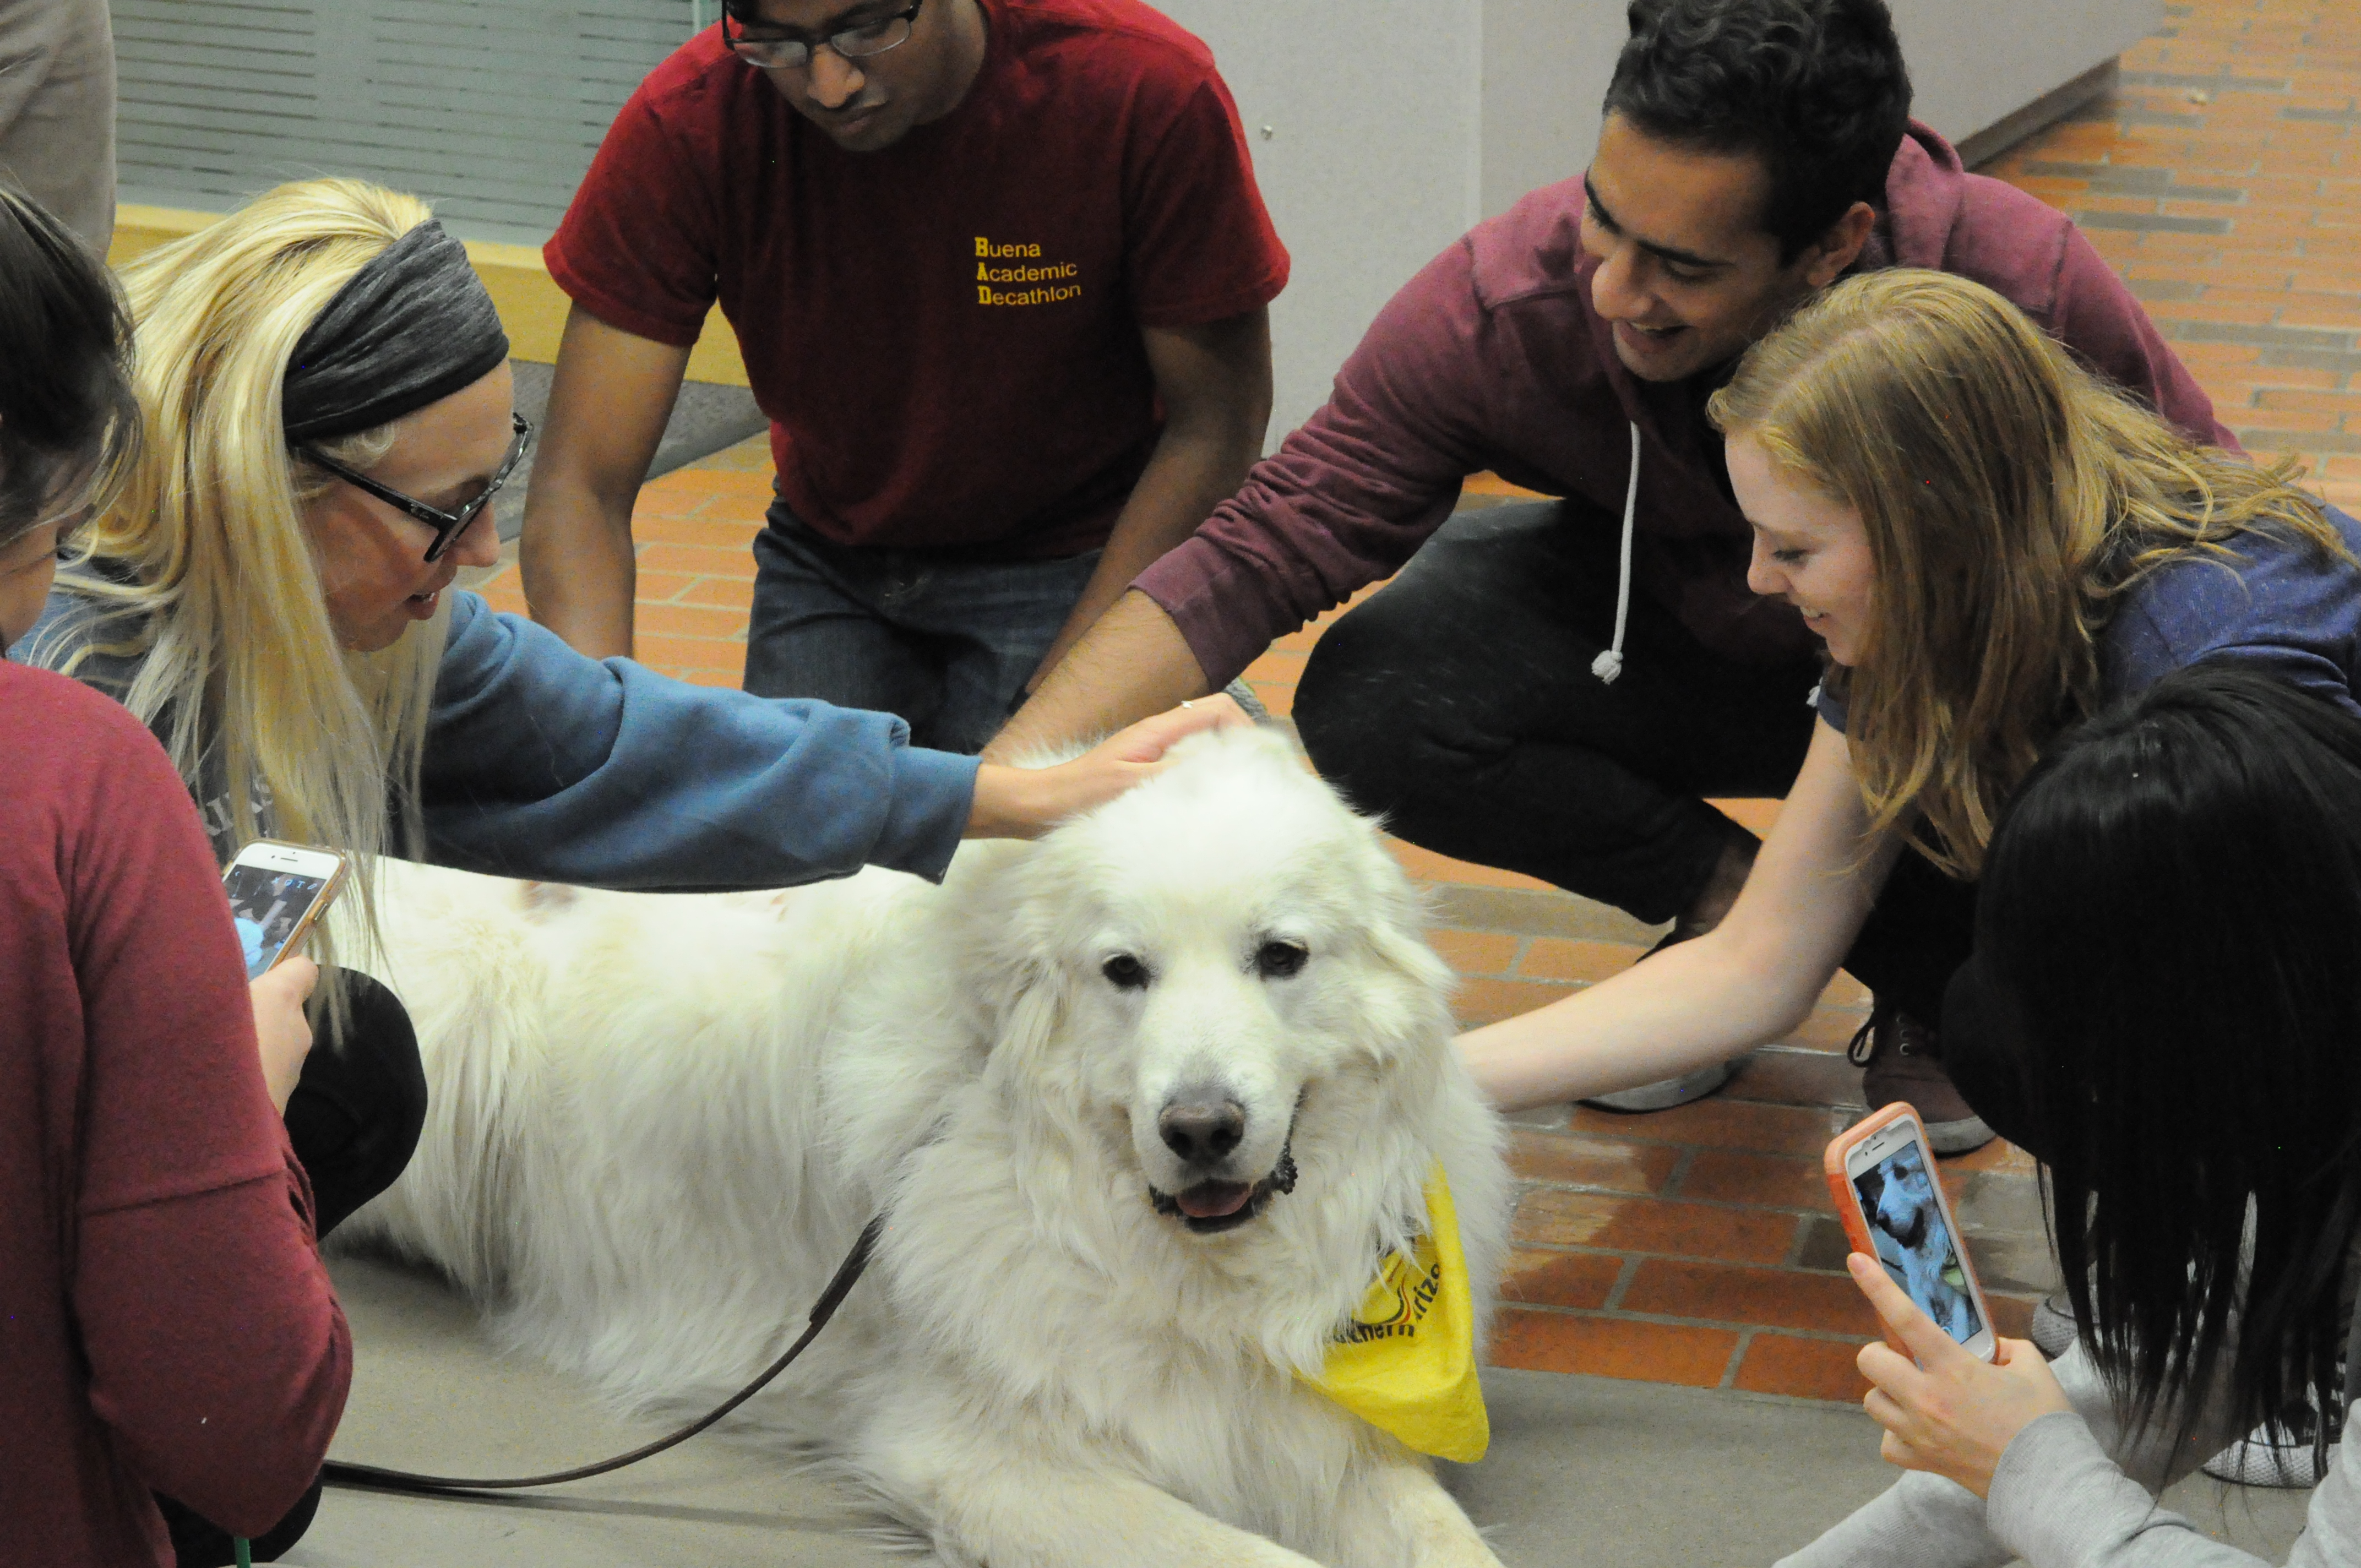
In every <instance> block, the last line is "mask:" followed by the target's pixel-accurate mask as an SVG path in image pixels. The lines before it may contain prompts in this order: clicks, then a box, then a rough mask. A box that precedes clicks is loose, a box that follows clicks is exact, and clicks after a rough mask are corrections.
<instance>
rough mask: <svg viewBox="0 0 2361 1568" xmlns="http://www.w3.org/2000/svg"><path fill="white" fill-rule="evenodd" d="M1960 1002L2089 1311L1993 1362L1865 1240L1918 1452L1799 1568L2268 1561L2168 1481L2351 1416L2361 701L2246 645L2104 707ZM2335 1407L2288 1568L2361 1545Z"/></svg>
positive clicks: (1997, 857) (1902, 1406)
mask: <svg viewBox="0 0 2361 1568" xmlns="http://www.w3.org/2000/svg"><path fill="white" fill-rule="evenodd" d="M1945 1020H1946V1024H1947V1026H1949V1028H1950V1030H1951V1033H1950V1036H1949V1038H1948V1039H1947V1041H1946V1045H1945V1057H1946V1060H1947V1062H1949V1064H1950V1065H1951V1066H1952V1069H1953V1071H1954V1073H1955V1075H1956V1076H1957V1078H1958V1080H1959V1081H1960V1088H1961V1090H1962V1091H1964V1092H1966V1093H1967V1094H1968V1095H1969V1097H1970V1098H1971V1101H1972V1102H1974V1103H1975V1104H1976V1106H1977V1107H1978V1109H1979V1110H1981V1111H1982V1112H1983V1113H1984V1114H1985V1115H1986V1116H1987V1117H1988V1118H1989V1119H1991V1120H1992V1121H1993V1123H1994V1124H1995V1125H1996V1126H1998V1128H1999V1129H2000V1130H2001V1131H2002V1132H2003V1133H2004V1134H2006V1135H2008V1136H2010V1137H2011V1138H2014V1139H2015V1140H2016V1141H2017V1142H2018V1143H2020V1144H2022V1145H2024V1146H2026V1147H2027V1148H2030V1149H2032V1150H2034V1151H2035V1152H2036V1153H2037V1154H2038V1155H2040V1156H2041V1157H2042V1159H2043V1161H2044V1162H2045V1163H2046V1164H2047V1165H2048V1168H2049V1173H2050V1189H2051V1195H2052V1200H2053V1210H2052V1212H2053V1216H2054V1218H2053V1224H2054V1226H2055V1230H2056V1235H2057V1241H2058V1251H2059V1261H2060V1263H2061V1264H2062V1265H2063V1266H2064V1269H2065V1275H2066V1278H2067V1280H2068V1281H2069V1287H2068V1288H2069V1290H2070V1293H2071V1295H2072V1296H2073V1299H2074V1308H2075V1315H2076V1317H2077V1319H2078V1320H2079V1321H2081V1323H2082V1324H2083V1325H2084V1332H2083V1333H2082V1334H2081V1338H2080V1339H2079V1340H2078V1341H2077V1342H2076V1343H2075V1345H2074V1347H2073V1348H2072V1349H2071V1350H2070V1351H2069V1352H2068V1353H2067V1354H2065V1356H2063V1357H2062V1358H2061V1359H2060V1360H2059V1362H2058V1364H2057V1365H2056V1366H2055V1367H2054V1368H2053V1367H2051V1366H2050V1365H2048V1364H2046V1363H2044V1362H2043V1360H2042V1358H2041V1356H2040V1354H2038V1353H2037V1352H2036V1351H2035V1350H2034V1349H2033V1347H2032V1346H2031V1345H2029V1344H2026V1343H2024V1342H2022V1341H2014V1340H2012V1341H2004V1342H2003V1347H2002V1349H2003V1354H2002V1356H2001V1359H2000V1361H1999V1363H1998V1364H1997V1365H1986V1364H1985V1363H1983V1362H1982V1361H1979V1360H1977V1359H1976V1358H1975V1357H1973V1356H1971V1355H1969V1354H1966V1353H1965V1352H1964V1351H1961V1350H1960V1348H1959V1347H1958V1346H1957V1345H1955V1344H1953V1343H1950V1341H1949V1339H1947V1338H1946V1337H1945V1336H1944V1335H1943V1334H1942V1332H1940V1331H1939V1330H1938V1329H1936V1328H1935V1326H1934V1325H1933V1324H1932V1323H1931V1322H1929V1321H1927V1318H1926V1317H1925V1316H1924V1315H1923V1314H1922V1313H1920V1312H1919V1311H1918V1310H1917V1309H1916V1308H1915V1307H1914V1306H1912V1305H1911V1303H1910V1302H1909V1300H1908V1299H1907V1298H1905V1297H1904V1296H1903V1295H1902V1293H1901V1292H1900V1291H1899V1290H1897V1289H1895V1288H1894V1286H1893V1285H1892V1284H1891V1283H1890V1282H1889V1281H1888V1280H1887V1279H1886V1277H1885V1276H1884V1273H1883V1270H1881V1269H1879V1268H1877V1267H1876V1266H1874V1265H1869V1266H1863V1265H1864V1262H1865V1260H1864V1259H1861V1258H1859V1257H1855V1258H1854V1259H1853V1260H1852V1266H1853V1277H1854V1278H1855V1279H1856V1280H1858V1281H1859V1282H1860V1283H1861V1288H1862V1289H1863V1290H1864V1291H1866V1292H1867V1293H1868V1294H1869V1296H1870V1298H1871V1299H1872V1302H1874V1303H1875V1305H1876V1306H1877V1309H1878V1310H1879V1311H1880V1312H1881V1313H1882V1314H1883V1316H1884V1317H1885V1319H1886V1320H1887V1321H1888V1322H1890V1323H1892V1324H1893V1325H1894V1327H1895V1328H1896V1329H1897V1330H1899V1331H1900V1332H1901V1333H1902V1334H1903V1336H1904V1338H1905V1343H1908V1344H1909V1345H1910V1347H1911V1349H1912V1350H1913V1352H1914V1353H1915V1354H1916V1361H1917V1363H1918V1365H1913V1364H1912V1362H1911V1360H1909V1359H1905V1357H1903V1356H1902V1355H1900V1354H1896V1353H1895V1352H1894V1351H1893V1350H1890V1349H1888V1348H1886V1347H1885V1346H1884V1345H1883V1344H1875V1345H1871V1346H1869V1347H1867V1348H1865V1349H1864V1350H1863V1351H1862V1352H1861V1371H1862V1372H1863V1373H1864V1374H1865V1375H1866V1376H1868V1377H1869V1378H1870V1379H1871V1381H1872V1383H1873V1384H1874V1385H1875V1387H1874V1389H1873V1390H1872V1393H1871V1394H1870V1396H1869V1399H1868V1408H1869V1411H1870V1414H1871V1415H1872V1416H1874V1417H1875V1418H1876V1419H1877V1420H1878V1422H1879V1423H1880V1424H1881V1425H1883V1427H1884V1428H1885V1429H1886V1432H1887V1436H1886V1439H1885V1447H1884V1453H1885V1456H1886V1458H1887V1459H1889V1460H1891V1461H1892V1462H1893V1463H1894V1464H1899V1465H1902V1466H1903V1467H1904V1468H1905V1469H1908V1470H1910V1471H1912V1472H1914V1474H1913V1475H1907V1476H1905V1477H1904V1478H1903V1480H1902V1481H1901V1482H1900V1483H1898V1484H1897V1485H1896V1486H1894V1488H1893V1489H1892V1490H1891V1491H1889V1492H1888V1493H1887V1494H1886V1495H1885V1496H1884V1497H1881V1498H1879V1499H1878V1500H1877V1501H1875V1502H1872V1503H1871V1504H1870V1505H1869V1506H1868V1507H1866V1508H1862V1509H1861V1511H1860V1512H1858V1513H1856V1514H1855V1515H1853V1517H1852V1518H1851V1519H1848V1520H1846V1521H1845V1522H1844V1523H1843V1524H1841V1525H1839V1526H1838V1527H1837V1528H1836V1529H1834V1530H1830V1531H1829V1532H1828V1534H1827V1535H1826V1536H1824V1537H1822V1538H1821V1539H1820V1541H1817V1542H1816V1543H1815V1544H1813V1545H1812V1546H1810V1547H1807V1548H1806V1549H1805V1550H1804V1551H1803V1552H1799V1553H1797V1554H1796V1555H1795V1556H1794V1557H1791V1558H1789V1559H1787V1562H1786V1565H1785V1568H1846V1565H1851V1564H1860V1565H1861V1568H1868V1565H1870V1564H1872V1563H1874V1564H1878V1565H1880V1568H1884V1565H1887V1564H1899V1565H1904V1568H1918V1565H1927V1568H1936V1565H1950V1564H1959V1565H1962V1568H1964V1565H1966V1564H1970V1563H2002V1562H2005V1561H2007V1560H2008V1559H2009V1558H2010V1557H2011V1556H2018V1557H2022V1558H2023V1559H2024V1560H2025V1562H2026V1563H2027V1564H2028V1565H2029V1568H2084V1565H2099V1564H2103V1565H2105V1568H2147V1565H2151V1564H2153V1565H2156V1568H2164V1565H2167V1564H2170V1565H2173V1568H2200V1565H2204V1568H2217V1565H2218V1568H2230V1565H2231V1564H2241V1563H2244V1564H2251V1563H2255V1562H2256V1561H2257V1559H2255V1558H2254V1557H2252V1556H2250V1555H2248V1554H2247V1553H2246V1552H2239V1551H2236V1550H2235V1549H2234V1548H2231V1547H2228V1546H2224V1545H2222V1544H2220V1543H2218V1542H2216V1541H2211V1540H2209V1539H2207V1538H2206V1537H2204V1536H2202V1535H2201V1534H2200V1533H2198V1532H2197V1531H2196V1530H2192V1529H2191V1527H2190V1525H2189V1524H2188V1522H2187V1521H2186V1520H2184V1519H2180V1518H2179V1517H2178V1516H2176V1515H2173V1514H2169V1513H2165V1512H2163V1511H2161V1510H2158V1509H2157V1508H2155V1506H2154V1501H2153V1498H2152V1497H2151V1495H2150V1493H2151V1491H2152V1490H2153V1489H2155V1488H2158V1487H2160V1486H2164V1485H2166V1484H2168V1483H2169V1482H2170V1481H2171V1480H2172V1479H2174V1478H2175V1477H2177V1476H2178V1475H2185V1474H2186V1473H2187V1472H2189V1471H2190V1470H2191V1469H2194V1468H2195V1467H2196V1464H2197V1462H2198V1461H2199V1460H2201V1459H2202V1458H2204V1457H2205V1455H2207V1454H2208V1453H2212V1452H2213V1450H2214V1449H2215V1448H2217V1447H2218V1446H2219V1444H2220V1441H2221V1439H2222V1438H2223V1436H2224V1435H2225V1434H2227V1433H2230V1432H2235V1431H2245V1430H2247V1429H2248V1428H2251V1427H2259V1428H2261V1429H2263V1430H2264V1431H2267V1432H2268V1433H2269V1434H2271V1435H2272V1436H2273V1437H2275V1438H2277V1439H2279V1440H2280V1441H2282V1442H2285V1441H2289V1440H2290V1439H2291V1438H2292V1437H2293V1431H2292V1430H2291V1429H2293V1428H2294V1427H2295V1426H2296V1425H2297V1424H2298V1423H2297V1422H2296V1421H2295V1420H2292V1419H2291V1414H2292V1413H2293V1412H2300V1411H2304V1410H2307V1409H2318V1410H2328V1411H2334V1410H2335V1409H2337V1406H2338V1403H2339V1402H2340V1400H2341V1398H2342V1396H2341V1394H2340V1392H2339V1382H2340V1379H2339V1378H2338V1376H2337V1366H2338V1362H2339V1360H2340V1359H2341V1358H2342V1359H2346V1360H2349V1359H2350V1358H2351V1357H2353V1356H2354V1355H2355V1354H2361V1349H2356V1348H2355V1347H2352V1346H2350V1345H2349V1344H2348V1331H2347V1329H2346V1327H2345V1321H2344V1317H2345V1314H2344V1313H2343V1311H2342V1310H2341V1307H2340V1298H2341V1296H2342V1295H2343V1290H2342V1287H2343V1285H2344V1283H2345V1280H2346V1278H2347V1277H2348V1276H2349V1274H2350V1272H2351V1271H2352V1270H2353V1269H2354V1268H2355V1266H2356V1246H2357V1245H2361V718H2355V717H2354V716H2352V715H2351V714H2350V713H2348V712H2345V711H2343V710H2342V709H2340V708H2338V707H2334V706H2332V705H2331V704H2329V703H2326V702H2323V701H2322V700H2320V699H2319V698H2318V697H2315V696H2308V695H2306V694H2304V693H2301V692H2300V691H2297V690H2295V689H2294V688H2293V687H2291V686H2290V685H2287V684H2286V683H2284V682H2281V681H2279V680H2276V679H2273V678H2271V677H2270V676H2268V675H2266V674H2260V673H2257V672H2255V671H2252V670H2246V669H2240V668H2238V667H2237V666H2235V664H2231V663H2226V662H2225V663H2217V664H2212V665H2199V666H2197V667H2195V668H2193V669H2191V670H2189V671H2186V672H2183V673H2182V674H2177V675H2173V676H2170V677H2168V678H2167V679H2165V680H2163V681H2161V682H2159V683H2158V684H2157V685H2155V686H2153V687H2151V688H2149V689H2148V690H2147V692H2146V693H2145V694H2144V695H2142V696H2139V697H2137V698H2136V699H2134V700H2132V701H2131V702H2129V703H2128V704H2126V705H2125V707H2121V708H2119V709H2117V710H2115V711H2113V712H2111V713H2109V714H2106V715H2105V716H2103V717H2102V718H2099V719H2097V720H2094V721H2093V722H2092V723H2091V724H2089V725H2087V726H2086V727H2084V728H2083V729H2081V730H2080V731H2079V732H2077V733H2076V734H2075V735H2073V736H2072V737H2071V738H2070V740H2067V741H2065V742H2064V743H2062V744H2061V745H2059V747H2058V748H2057V749H2056V750H2055V751H2054V752H2053V753H2052V754H2051V755H2050V756H2049V757H2048V759H2047V760H2045V761H2044V762H2042V763H2041V764H2040V765H2039V766H2038V767H2037V769H2036V770H2035V771H2034V773H2032V774H2031V775H2030V776H2029V777H2028V778H2027V779H2026V783H2025V784H2024V785H2023V787H2022V789H2021V790H2020V791H2019V792H2018V794H2017V796H2016V798H2015V801H2014V803H2013V804H2012V805H2011V806H2010V808H2009V810H2008V812H2007V814H2006V816H2005V817H2004V820H2003V822H2002V824H2001V827H2000V828H1999V830H1998V832H1997V833H1996V834H1995V836H1994V838H1993V843H1992V849H1991V852H1990V854H1989V856H1988V857H1987V859H1986V861H1985V869H1984V879H1983V883H1982V896H1981V899H1980V902H1979V907H1978V910H1977V916H1976V950H1975V958H1974V959H1973V960H1972V961H1971V963H1970V964H1969V965H1968V966H1967V967H1966V968H1965V969H1964V970H1961V971H1960V974H1959V975H1958V976H1957V977H1956V978H1955V979H1954V980H1953V981H1952V982H1951V987H1950V997H1949V1003H1948V1004H1947V1009H1946V1013H1945ZM2302 1425H2303V1427H2304V1429H2305V1430H2304V1431H2303V1434H2302V1435H2303V1437H2304V1438H2305V1439H2306V1440H2308V1442H2309V1444H2310V1445H2312V1447H2313V1448H2314V1449H2315V1454H2314V1457H2315V1460H2316V1461H2317V1463H2318V1464H2319V1465H2320V1473H2321V1474H2322V1475H2323V1479H2322V1481H2321V1483H2320V1485H2319V1486H2318V1487H2317V1488H2315V1489H2314V1491H2313V1493H2312V1508H2311V1513H2310V1517H2309V1519H2308V1522H2307V1528H2306V1530H2305V1531H2304V1534H2303V1536H2302V1537H2301V1539H2300V1540H2299V1541H2297V1542H2296V1544H2295V1547H2294V1549H2293V1552H2292V1553H2291V1554H2290V1557H2289V1558H2288V1562H2289V1563H2290V1564H2297V1565H2301V1568H2327V1565H2329V1564H2332V1563H2335V1564H2345V1565H2350V1564H2353V1563H2361V1447H2356V1445H2355V1444H2354V1443H2351V1442H2346V1443H2345V1444H2344V1445H2343V1446H2342V1449H2341V1450H2340V1451H2339V1452H2338V1453H2335V1454H2334V1455H2331V1454H2329V1453H2326V1452H2325V1451H2326V1449H2327V1445H2328V1442H2329V1439H2328V1435H2327V1427H2328V1423H2327V1422H2324V1421H2318V1420H2311V1421H2307V1422H2304V1423H2302Z"/></svg>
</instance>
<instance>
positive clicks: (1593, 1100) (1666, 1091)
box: [1583, 926, 1738, 1115]
mask: <svg viewBox="0 0 2361 1568" xmlns="http://www.w3.org/2000/svg"><path fill="white" fill-rule="evenodd" d="M1702 935H1704V933H1703V932H1701V931H1684V930H1682V929H1681V928H1680V927H1678V926H1675V927H1673V928H1672V929H1671V930H1669V931H1667V932H1665V933H1664V935H1663V936H1662V937H1660V938H1657V939H1656V945H1655V946H1654V947H1653V948H1649V949H1648V950H1647V951H1646V952H1644V953H1642V954H1641V955H1640V956H1639V958H1637V959H1634V960H1632V961H1633V962H1635V963H1646V962H1647V961H1648V960H1649V959H1653V958H1654V957H1655V956H1656V955H1657V954H1658V953H1661V952H1663V951H1664V949H1665V948H1669V947H1671V946H1672V945H1673V944H1674V943H1675V942H1686V941H1687V940H1688V939H1689V938H1692V937H1698V936H1702ZM1737 1076H1738V1064H1737V1063H1736V1062H1734V1061H1717V1062H1708V1063H1707V1064H1706V1065H1705V1066H1703V1067H1701V1068H1698V1069H1696V1070H1694V1071H1692V1072H1685V1073H1683V1074H1681V1075H1680V1076H1679V1077H1678V1078H1660V1079H1658V1080H1656V1081H1655V1082H1653V1083H1642V1084H1639V1085H1636V1086H1634V1087H1632V1088H1631V1089H1619V1090H1617V1091H1615V1092H1614V1093H1612V1094H1594V1095H1592V1096H1591V1097H1590V1098H1589V1099H1587V1100H1586V1101H1584V1102H1583V1103H1584V1104H1585V1105H1596V1106H1597V1107H1598V1109H1600V1110H1601V1111H1619V1112H1621V1113H1624V1114H1626V1115H1630V1114H1631V1113H1635V1112H1641V1111H1669V1110H1671V1109H1672V1108H1673V1107H1674V1106H1675V1105H1686V1104H1688V1103H1689V1102H1691V1101H1694V1100H1702V1099H1704V1098H1705V1097H1706V1096H1707V1095H1708V1094H1716V1093H1719V1092H1720V1090H1721V1087H1722V1085H1724V1084H1726V1083H1728V1082H1729V1081H1730V1080H1731V1079H1733V1078H1736V1077H1737Z"/></svg>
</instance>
